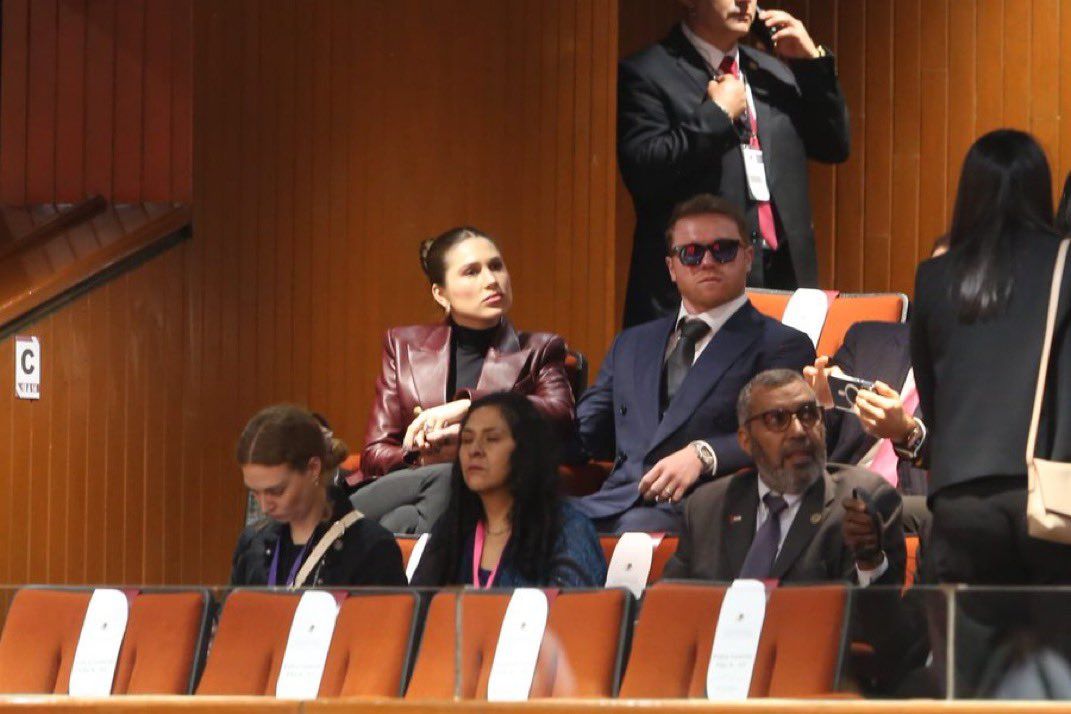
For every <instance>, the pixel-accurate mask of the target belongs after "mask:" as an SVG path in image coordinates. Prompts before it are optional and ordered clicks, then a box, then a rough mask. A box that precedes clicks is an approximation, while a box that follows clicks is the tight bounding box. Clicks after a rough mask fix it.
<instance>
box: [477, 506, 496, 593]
mask: <svg viewBox="0 0 1071 714" xmlns="http://www.w3.org/2000/svg"><path fill="white" fill-rule="evenodd" d="M485 540H487V529H486V528H485V527H484V525H483V521H479V522H477V523H476V536H475V537H474V538H473V539H472V587H474V588H476V589H477V590H479V589H484V590H486V589H488V588H490V587H491V586H492V585H493V584H494V582H495V576H496V575H498V568H499V566H500V565H502V556H499V557H498V562H497V563H495V568H494V570H492V571H491V574H490V575H488V576H487V584H486V585H480V560H481V559H482V558H483V543H484V541H485ZM503 552H504V551H503Z"/></svg>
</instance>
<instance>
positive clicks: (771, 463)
mask: <svg viewBox="0 0 1071 714" xmlns="http://www.w3.org/2000/svg"><path fill="white" fill-rule="evenodd" d="M800 450H804V451H806V452H807V453H808V454H809V455H810V457H811V458H810V459H809V460H807V461H806V462H805V463H802V464H792V463H787V460H786V459H785V455H786V454H787V453H789V452H793V451H800ZM781 451H782V453H781V454H779V455H778V458H772V457H771V455H770V454H768V453H766V452H765V451H764V450H762V449H761V448H757V449H755V453H754V458H755V466H756V467H757V468H758V472H759V478H761V479H762V481H763V483H765V484H766V485H767V486H768V487H769V488H770V490H772V491H775V492H777V493H782V494H784V493H788V494H798V493H803V492H804V491H806V490H807V488H808V487H809V486H810V485H811V484H812V483H814V482H815V481H816V480H818V478H819V477H820V476H821V475H822V472H823V471H825V468H826V450H825V448H824V444H822V445H819V444H816V443H815V442H814V441H811V440H807V442H806V444H800V443H794V444H785V445H784V446H783V447H782V450H781Z"/></svg>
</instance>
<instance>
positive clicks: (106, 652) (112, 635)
mask: <svg viewBox="0 0 1071 714" xmlns="http://www.w3.org/2000/svg"><path fill="white" fill-rule="evenodd" d="M129 611H130V603H129V602H127V599H126V595H125V594H123V593H122V592H121V591H119V590H107V589H100V590H94V591H93V595H92V596H91V597H90V598H89V607H87V608H86V617H85V619H84V620H83V621H82V632H81V634H80V635H79V636H78V646H77V647H76V648H75V650H74V662H73V663H72V664H71V680H70V684H69V685H68V687H67V692H68V694H70V695H71V696H75V697H106V696H108V695H110V694H111V693H112V680H114V679H115V665H116V663H117V662H118V661H119V648H120V647H122V645H123V636H124V635H125V634H126V620H127V616H128V615H129V614H130V613H129Z"/></svg>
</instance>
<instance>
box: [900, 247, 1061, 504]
mask: <svg viewBox="0 0 1071 714" xmlns="http://www.w3.org/2000/svg"><path fill="white" fill-rule="evenodd" d="M1058 245H1059V239H1058V238H1057V237H1056V236H1055V235H1052V234H1049V233H1039V232H1034V233H1021V234H1018V235H1016V236H1014V239H1013V241H1012V253H1011V255H1009V256H1008V257H1007V261H1008V264H1009V265H1010V266H1011V267H1012V274H1013V276H1014V281H1015V282H1014V286H1013V288H1012V292H1011V299H1010V300H1009V302H1008V304H1007V305H1006V306H1005V308H1004V309H1003V310H1002V311H1001V312H1000V313H999V314H998V315H995V316H993V317H991V318H989V319H986V320H984V321H979V322H975V323H974V324H967V323H965V322H963V321H962V320H960V319H959V317H958V315H957V313H956V308H955V306H954V305H953V303H952V300H951V298H950V297H949V291H948V286H949V285H951V284H952V281H953V280H954V277H953V273H952V261H953V259H954V255H952V254H951V253H949V254H946V255H943V256H940V257H938V258H933V259H931V260H927V261H926V262H924V263H922V264H921V265H920V266H919V269H918V273H917V274H916V277H915V308H914V314H913V316H912V318H911V362H912V365H913V366H914V368H915V382H916V384H917V385H918V389H919V399H920V403H921V406H922V411H923V413H924V414H925V415H926V426H927V428H928V429H929V436H928V437H927V439H926V443H925V445H924V449H923V455H924V459H925V460H926V461H927V462H928V465H929V467H930V491H929V493H930V497H931V498H932V497H933V496H934V495H935V494H937V493H938V492H939V491H940V490H941V489H943V488H945V487H947V486H951V485H955V484H959V483H964V482H968V481H973V480H975V479H981V478H986V477H989V476H1016V475H1021V476H1023V477H1024V479H1025V475H1026V435H1027V430H1028V428H1029V426H1030V415H1031V409H1032V407H1033V404H1034V390H1035V388H1036V385H1037V375H1038V362H1039V361H1040V359H1041V343H1042V340H1043V337H1044V331H1045V314H1046V312H1047V309H1048V301H1049V290H1050V288H1051V281H1052V269H1053V265H1054V263H1055V260H1056V250H1057V247H1058ZM1069 308H1071V270H1068V269H1067V268H1065V270H1064V277H1063V289H1062V291H1061V299H1060V310H1059V313H1058V319H1057V329H1056V335H1055V339H1054V342H1053V354H1052V360H1051V364H1050V380H1049V384H1048V387H1047V389H1046V395H1045V396H1046V406H1045V410H1044V411H1043V412H1042V421H1041V430H1040V432H1039V440H1038V455H1040V456H1046V457H1050V458H1054V459H1056V460H1060V461H1071V329H1069V323H1071V309H1069Z"/></svg>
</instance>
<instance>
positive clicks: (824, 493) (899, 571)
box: [663, 464, 907, 585]
mask: <svg viewBox="0 0 1071 714" xmlns="http://www.w3.org/2000/svg"><path fill="white" fill-rule="evenodd" d="M757 479H758V475H757V473H756V472H755V471H753V470H751V471H746V472H744V473H739V474H736V475H734V476H731V477H728V478H723V479H719V480H717V481H715V482H713V483H710V484H706V485H704V486H701V487H700V488H698V489H697V490H696V491H695V492H694V493H693V494H692V495H691V496H689V497H688V500H687V501H686V506H685V509H684V528H683V530H682V531H681V533H680V545H679V546H678V547H677V553H676V554H675V555H674V556H673V558H672V559H670V561H669V563H667V564H666V569H665V572H664V574H663V577H664V578H666V579H677V578H686V579H692V580H712V581H730V580H733V579H734V578H736V576H737V574H738V573H739V572H740V568H741V567H742V566H743V564H744V558H745V556H746V555H747V551H748V548H749V547H750V546H751V541H752V539H754V537H755V518H756V516H757V514H758V508H759V489H758V483H757ZM857 487H858V488H864V489H866V490H867V491H868V492H869V493H870V494H871V496H872V497H873V501H874V505H875V508H876V509H877V511H878V512H879V515H880V517H881V520H882V521H884V522H885V523H886V526H885V529H884V535H883V540H882V547H883V549H884V551H885V557H886V558H887V559H888V560H889V567H888V569H886V571H885V573H884V575H882V577H881V578H879V579H878V580H877V581H875V584H881V585H892V584H902V583H903V582H904V566H905V563H906V561H907V551H906V547H905V545H904V528H903V521H902V518H901V511H902V504H901V500H900V494H899V493H897V492H896V490H895V489H894V488H892V487H891V486H890V485H889V483H888V482H887V481H885V479H883V478H882V477H881V476H879V475H877V474H875V473H873V472H871V471H867V470H865V469H861V468H858V467H855V466H842V465H838V464H829V465H828V466H827V469H826V472H825V474H823V477H822V478H821V479H819V480H817V481H815V482H814V483H813V484H811V486H810V487H809V488H808V489H807V491H806V492H805V493H804V495H803V501H802V502H801V503H800V508H799V511H798V512H797V513H796V517H795V519H794V520H793V521H792V525H791V527H790V528H789V530H788V535H787V536H786V538H785V541H784V543H783V544H782V546H781V552H780V553H778V555H777V560H775V561H774V569H773V573H772V575H773V577H775V578H777V579H779V580H781V581H782V582H797V583H801V582H808V583H813V582H822V581H843V580H848V581H854V580H855V561H854V558H853V556H852V553H851V551H850V550H849V549H848V547H847V546H846V545H845V544H844V538H843V533H842V530H841V529H842V526H843V522H844V506H843V505H842V504H843V501H844V499H845V498H846V497H847V496H850V495H851V493H852V489H853V488H857Z"/></svg>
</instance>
